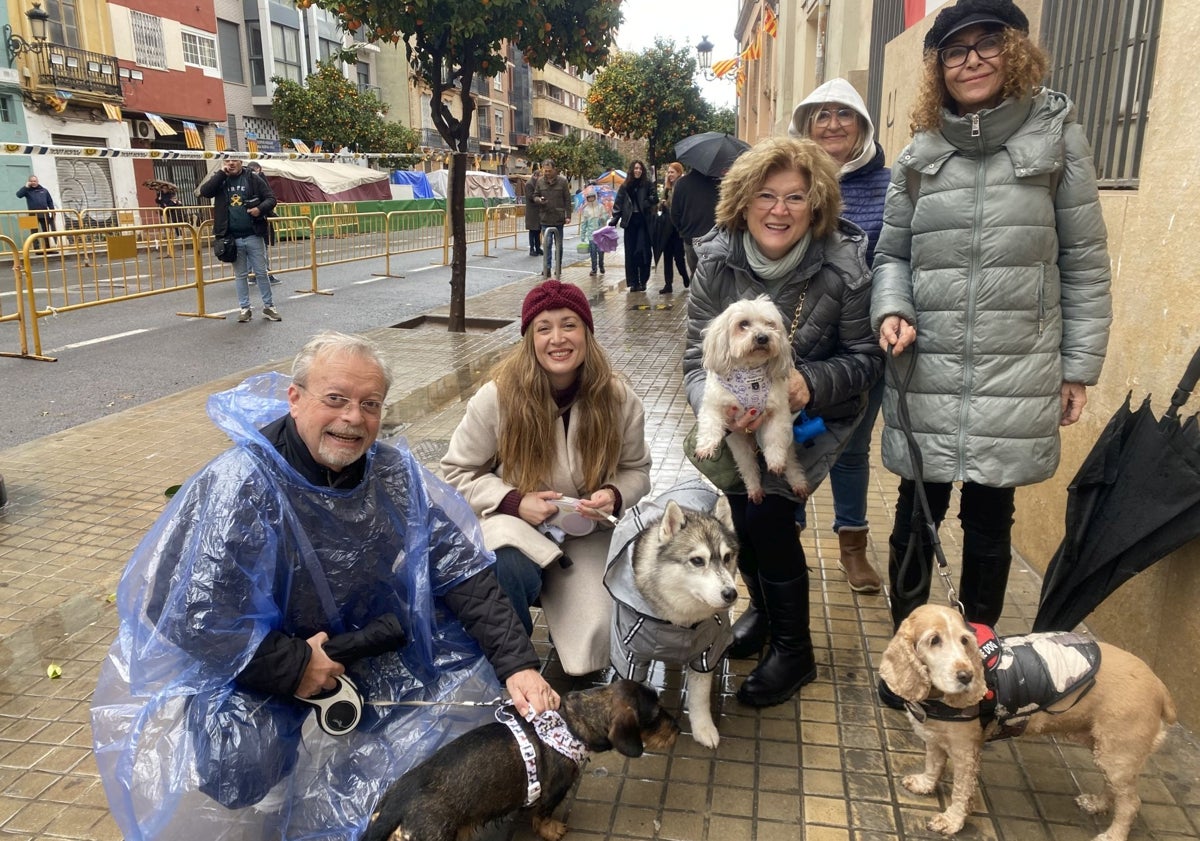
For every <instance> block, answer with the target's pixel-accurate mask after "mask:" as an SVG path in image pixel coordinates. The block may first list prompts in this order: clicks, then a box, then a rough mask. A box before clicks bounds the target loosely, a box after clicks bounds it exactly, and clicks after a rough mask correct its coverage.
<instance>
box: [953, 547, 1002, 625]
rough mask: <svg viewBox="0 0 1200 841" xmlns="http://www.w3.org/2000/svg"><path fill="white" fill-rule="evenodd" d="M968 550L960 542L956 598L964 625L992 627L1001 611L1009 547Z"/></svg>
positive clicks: (998, 619) (998, 618)
mask: <svg viewBox="0 0 1200 841" xmlns="http://www.w3.org/2000/svg"><path fill="white" fill-rule="evenodd" d="M971 549H972V547H971V546H970V545H969V544H968V543H967V541H966V540H965V539H964V541H963V564H962V578H961V579H959V584H958V586H959V593H958V597H959V599H960V600H961V601H962V603H963V611H964V613H965V615H966V618H967V621H968V622H979V623H981V624H983V625H988V626H989V627H994V626H995V624H996V623H997V622H999V621H1000V614H1001V613H1003V612H1004V591H1005V590H1006V589H1007V588H1008V570H1009V568H1010V567H1011V566H1012V548H1011V547H1009V546H999V545H997V546H995V547H991V549H992V551H989V552H986V553H981V552H972V551H971Z"/></svg>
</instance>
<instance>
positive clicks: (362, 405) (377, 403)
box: [296, 383, 383, 418]
mask: <svg viewBox="0 0 1200 841" xmlns="http://www.w3.org/2000/svg"><path fill="white" fill-rule="evenodd" d="M296 388H298V389H300V390H301V391H303V392H304V393H305V394H310V395H312V396H313V397H315V398H316V399H317V400H320V401H321V402H322V403H324V404H325V405H326V406H328V407H329V408H330V409H336V410H337V411H339V412H341V411H345V409H346V408H347V407H348V406H350V405H351V404H352V403H354V402H355V401H354V400H351V399H350V398H349V397H344V396H342V395H341V394H337V393H336V392H330V393H329V394H313V393H312V392H311V391H309V390H308V389H307V388H305V387H304V386H302V385H300V383H296ZM357 402H358V408H359V411H361V412H362V413H363V414H364V415H370V416H371V417H373V418H377V417H379V416H380V415H381V414H383V401H382V400H359V401H357Z"/></svg>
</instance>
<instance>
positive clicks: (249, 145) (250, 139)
mask: <svg viewBox="0 0 1200 841" xmlns="http://www.w3.org/2000/svg"><path fill="white" fill-rule="evenodd" d="M246 151H247V152H249V153H250V154H251V155H257V154H258V132H256V131H248V132H246Z"/></svg>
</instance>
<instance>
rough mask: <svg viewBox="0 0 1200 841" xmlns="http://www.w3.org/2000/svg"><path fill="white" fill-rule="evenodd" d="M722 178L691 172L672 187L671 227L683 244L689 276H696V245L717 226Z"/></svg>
mask: <svg viewBox="0 0 1200 841" xmlns="http://www.w3.org/2000/svg"><path fill="white" fill-rule="evenodd" d="M720 189H721V179H719V178H713V177H712V176H710V175H705V174H704V173H703V172H700V171H699V170H696V169H693V170H692V171H691V172H689V173H688V174H687V175H685V176H683V177H682V178H680V179H679V180H678V181H676V182H675V185H674V186H673V187H672V188H671V224H672V225H673V226H674V227H675V230H676V231H677V232H678V233H679V238H680V239H681V240H682V241H683V256H684V259H685V261H686V262H687V270H688V275H690V276H694V275H695V274H696V242H697V241H698V240H699V239H700V237H702V236H704V235H705V234H707V233H708V232H709V231H711V230H712V229H713V225H714V224H715V223H716V212H717V198H718V197H719V195H720Z"/></svg>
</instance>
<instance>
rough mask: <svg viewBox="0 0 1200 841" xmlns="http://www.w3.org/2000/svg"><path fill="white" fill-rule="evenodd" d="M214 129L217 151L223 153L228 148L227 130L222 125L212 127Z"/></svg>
mask: <svg viewBox="0 0 1200 841" xmlns="http://www.w3.org/2000/svg"><path fill="white" fill-rule="evenodd" d="M214 128H215V129H216V130H217V151H218V152H224V151H225V150H226V149H228V148H229V129H227V128H225V126H222V125H217V126H214Z"/></svg>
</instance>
